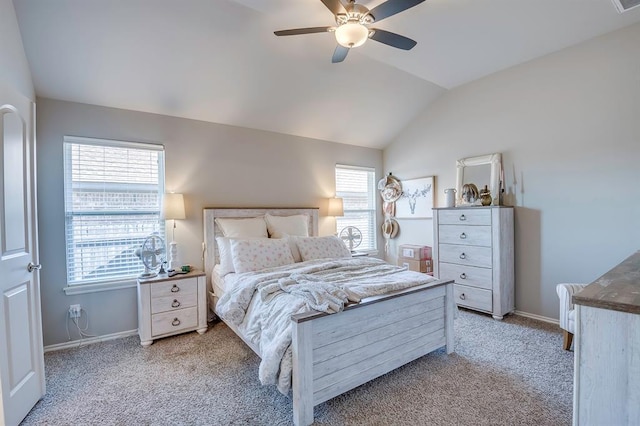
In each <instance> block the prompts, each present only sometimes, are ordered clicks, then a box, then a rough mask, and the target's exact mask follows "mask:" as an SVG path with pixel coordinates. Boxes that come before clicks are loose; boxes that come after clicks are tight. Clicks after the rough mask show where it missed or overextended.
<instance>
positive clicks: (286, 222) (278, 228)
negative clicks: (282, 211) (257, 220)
mask: <svg viewBox="0 0 640 426" xmlns="http://www.w3.org/2000/svg"><path fill="white" fill-rule="evenodd" d="M264 220H265V221H266V222H267V230H268V231H269V235H270V236H271V238H284V236H285V234H286V235H295V236H299V237H308V236H309V216H308V215H306V214H296V215H293V216H272V215H270V214H269V213H267V214H265V215H264Z"/></svg>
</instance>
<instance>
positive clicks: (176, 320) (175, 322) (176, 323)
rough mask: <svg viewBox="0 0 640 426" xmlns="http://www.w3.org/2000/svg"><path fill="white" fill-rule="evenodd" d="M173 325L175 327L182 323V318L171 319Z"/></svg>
mask: <svg viewBox="0 0 640 426" xmlns="http://www.w3.org/2000/svg"><path fill="white" fill-rule="evenodd" d="M171 325H172V326H174V327H177V326H179V325H180V320H179V319H178V318H174V319H173V321H171Z"/></svg>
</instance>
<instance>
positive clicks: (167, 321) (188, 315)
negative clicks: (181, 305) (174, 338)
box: [151, 306, 198, 336]
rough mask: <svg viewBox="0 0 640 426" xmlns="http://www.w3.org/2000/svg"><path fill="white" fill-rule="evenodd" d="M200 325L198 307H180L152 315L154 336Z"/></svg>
mask: <svg viewBox="0 0 640 426" xmlns="http://www.w3.org/2000/svg"><path fill="white" fill-rule="evenodd" d="M197 326H198V307H197V306H194V307H192V308H185V309H178V310H176V311H172V312H164V313H161V314H155V315H152V316H151V334H152V336H161V335H163V334H166V333H176V332H179V331H181V330H186V329H189V328H195V327H197Z"/></svg>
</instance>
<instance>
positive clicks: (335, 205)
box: [327, 197, 344, 216]
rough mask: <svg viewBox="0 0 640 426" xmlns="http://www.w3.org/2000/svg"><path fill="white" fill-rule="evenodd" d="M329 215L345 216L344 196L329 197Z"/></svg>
mask: <svg viewBox="0 0 640 426" xmlns="http://www.w3.org/2000/svg"><path fill="white" fill-rule="evenodd" d="M327 215H328V216H344V205H343V203H342V198H338V197H335V198H329V208H328V210H327Z"/></svg>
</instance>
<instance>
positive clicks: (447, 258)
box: [438, 244, 492, 268]
mask: <svg viewBox="0 0 640 426" xmlns="http://www.w3.org/2000/svg"><path fill="white" fill-rule="evenodd" d="M438 248H439V249H440V253H439V254H440V259H439V261H440V262H446V263H455V264H457V265H468V266H480V267H485V268H491V266H492V262H491V256H492V249H491V247H479V246H463V245H459V244H439V246H438Z"/></svg>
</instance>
